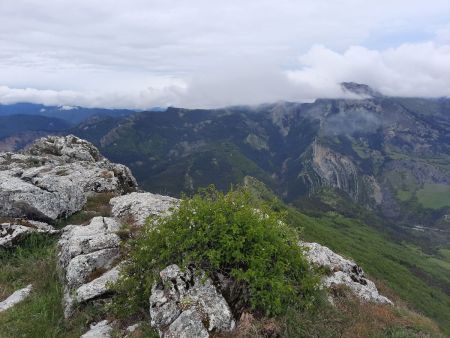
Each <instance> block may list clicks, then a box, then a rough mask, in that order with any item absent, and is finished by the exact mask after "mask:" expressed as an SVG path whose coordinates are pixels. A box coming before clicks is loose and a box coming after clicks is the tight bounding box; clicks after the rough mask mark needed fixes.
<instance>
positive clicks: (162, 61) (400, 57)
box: [0, 0, 450, 109]
mask: <svg viewBox="0 0 450 338" xmlns="http://www.w3.org/2000/svg"><path fill="white" fill-rule="evenodd" d="M0 23H1V24H0V103H3V104H8V103H15V102H34V103H42V104H46V105H65V106H75V105H78V106H85V107H105V108H133V109H147V108H151V107H165V106H178V107H187V108H213V107H221V106H229V105H240V104H249V105H254V104H259V103H267V102H275V101H280V100H289V101H310V100H314V99H315V98H319V97H342V96H343V95H345V94H344V93H343V92H342V90H341V88H340V86H339V83H341V82H343V81H355V82H360V83H365V84H368V85H370V86H372V87H373V88H375V89H376V90H378V91H380V92H382V93H383V94H386V95H396V96H424V97H441V96H450V1H449V0H428V1H421V0H408V1H406V0H377V1H366V0H296V1H294V0H271V1H269V0H239V1H238V0H227V1H223V0H222V1H216V0H189V1H186V0H184V1H183V0H114V1H113V0H77V1H73V0H70V1H69V0H45V1H42V0H1V1H0Z"/></svg>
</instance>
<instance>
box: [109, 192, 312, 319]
mask: <svg viewBox="0 0 450 338" xmlns="http://www.w3.org/2000/svg"><path fill="white" fill-rule="evenodd" d="M155 221H156V222H157V223H158V226H157V227H155V226H154V222H155ZM298 241H299V238H298V234H297V232H296V231H295V229H293V228H291V227H289V226H288V225H286V224H285V223H284V222H283V221H282V215H281V214H280V213H276V212H274V211H273V210H272V209H271V208H270V207H269V206H268V205H265V204H263V203H256V202H255V200H254V199H253V198H252V196H251V194H250V193H249V192H248V191H245V190H243V189H237V190H231V191H230V192H228V193H227V194H223V193H222V192H219V191H217V190H215V189H214V188H212V187H210V188H208V189H205V190H202V191H201V192H200V193H199V194H196V195H195V196H193V197H192V198H189V199H184V200H183V201H182V202H181V205H180V207H179V209H177V210H175V211H174V212H173V213H172V214H171V215H170V216H163V217H160V218H158V219H157V220H150V222H149V223H148V224H147V226H146V228H145V229H144V230H143V231H142V233H141V235H140V236H139V237H138V238H137V239H136V240H135V241H133V242H132V243H131V245H130V252H129V255H128V257H127V261H128V262H129V263H128V265H127V266H126V268H125V273H124V274H123V277H122V279H121V280H120V281H119V283H118V285H117V286H116V290H117V292H118V294H119V297H118V304H119V308H121V310H122V311H123V312H125V313H129V312H130V311H131V312H133V311H136V309H137V308H138V307H144V308H146V307H147V304H148V298H149V296H150V293H151V288H152V285H153V284H154V282H155V281H156V280H157V279H158V273H159V271H160V270H162V269H164V268H165V267H166V266H168V265H170V264H178V265H179V266H180V267H187V266H192V265H194V266H195V267H196V268H199V269H202V270H204V271H205V272H206V273H207V274H208V275H209V276H210V277H212V278H214V276H215V274H216V273H220V274H222V275H224V276H226V277H227V278H229V279H231V280H233V281H235V282H236V283H237V284H238V285H239V289H241V290H244V291H243V292H242V294H241V295H240V296H241V297H244V298H245V297H246V295H247V294H248V300H247V299H240V300H239V301H240V302H242V301H244V302H245V301H248V304H245V305H247V307H248V308H251V309H253V310H257V311H260V312H263V313H266V314H268V315H278V314H281V313H284V312H285V311H286V309H287V306H288V305H290V304H292V303H295V304H296V306H300V305H302V306H309V305H310V303H311V302H312V300H313V298H314V297H313V296H314V293H315V291H316V289H317V282H318V280H317V278H316V276H315V274H314V273H313V271H312V270H310V268H309V265H308V263H307V261H306V259H305V257H304V255H303V252H302V249H301V248H300V247H299V245H298ZM232 306H233V304H232Z"/></svg>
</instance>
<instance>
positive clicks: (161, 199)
mask: <svg viewBox="0 0 450 338" xmlns="http://www.w3.org/2000/svg"><path fill="white" fill-rule="evenodd" d="M178 203H179V200H178V199H176V198H173V197H169V196H163V195H157V194H152V193H149V192H141V193H138V192H133V193H130V194H127V195H123V196H118V197H114V198H112V199H111V201H110V205H111V206H112V214H113V216H115V217H118V218H125V219H131V220H132V221H134V223H135V224H136V225H144V224H145V221H146V219H147V218H148V217H149V216H157V215H161V214H166V213H168V212H170V209H171V208H174V207H176V206H177V205H178Z"/></svg>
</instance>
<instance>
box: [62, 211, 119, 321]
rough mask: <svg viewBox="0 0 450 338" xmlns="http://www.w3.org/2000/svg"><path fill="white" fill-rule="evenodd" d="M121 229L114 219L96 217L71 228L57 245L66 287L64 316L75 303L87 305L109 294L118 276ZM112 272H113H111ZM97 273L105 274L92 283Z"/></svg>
mask: <svg viewBox="0 0 450 338" xmlns="http://www.w3.org/2000/svg"><path fill="white" fill-rule="evenodd" d="M120 227H121V225H120V223H118V222H117V221H116V220H114V219H113V218H109V217H94V218H93V219H92V220H91V222H90V223H89V224H88V225H69V226H67V227H66V228H64V229H63V234H62V236H61V238H60V240H59V242H58V245H59V248H60V250H59V255H58V258H59V266H60V270H61V275H62V280H63V284H64V291H65V292H64V305H65V316H66V317H69V316H70V315H71V312H72V310H73V306H74V304H75V303H76V302H84V301H88V300H90V299H93V298H96V297H99V296H102V295H103V294H105V293H107V292H108V291H109V290H108V282H114V281H116V280H117V278H118V276H119V271H118V269H119V268H118V267H116V268H113V266H114V264H115V263H116V260H117V258H118V257H119V244H120V238H119V236H118V235H117V234H116V232H117V231H118V230H119V229H120ZM111 268H113V269H112V270H110V271H107V270H109V269H111ZM96 271H105V272H104V273H103V274H102V275H100V276H99V277H97V278H95V279H93V280H90V277H91V276H92V274H93V273H94V272H96Z"/></svg>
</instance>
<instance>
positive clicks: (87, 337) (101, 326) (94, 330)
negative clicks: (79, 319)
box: [80, 320, 113, 338]
mask: <svg viewBox="0 0 450 338" xmlns="http://www.w3.org/2000/svg"><path fill="white" fill-rule="evenodd" d="M112 331H113V327H112V326H111V324H110V323H109V322H108V321H107V320H102V321H101V322H98V323H95V324H93V325H91V327H90V329H89V331H88V332H86V333H85V334H84V335H82V336H81V337H80V338H109V337H111V333H112Z"/></svg>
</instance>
